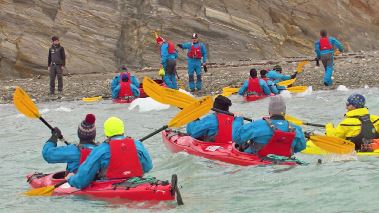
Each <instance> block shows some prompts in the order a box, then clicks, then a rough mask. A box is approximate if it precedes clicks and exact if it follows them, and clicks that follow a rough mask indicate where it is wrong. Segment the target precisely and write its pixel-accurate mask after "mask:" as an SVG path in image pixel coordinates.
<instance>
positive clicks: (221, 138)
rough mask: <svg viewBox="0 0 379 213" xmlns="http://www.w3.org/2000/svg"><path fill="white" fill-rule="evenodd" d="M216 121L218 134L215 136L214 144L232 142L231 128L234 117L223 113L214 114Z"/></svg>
mask: <svg viewBox="0 0 379 213" xmlns="http://www.w3.org/2000/svg"><path fill="white" fill-rule="evenodd" d="M216 116H217V121H218V133H217V134H216V135H215V140H214V141H215V142H218V143H228V142H230V141H232V126H233V121H234V117H233V116H230V115H226V114H223V113H216Z"/></svg>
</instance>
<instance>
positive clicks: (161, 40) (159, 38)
mask: <svg viewBox="0 0 379 213" xmlns="http://www.w3.org/2000/svg"><path fill="white" fill-rule="evenodd" d="M159 42H163V38H162V37H160V36H158V37H157V44H159Z"/></svg>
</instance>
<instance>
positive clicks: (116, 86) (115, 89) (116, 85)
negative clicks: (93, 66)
mask: <svg viewBox="0 0 379 213" xmlns="http://www.w3.org/2000/svg"><path fill="white" fill-rule="evenodd" d="M131 79H132V83H131V84H130V88H131V89H132V91H133V95H134V96H135V97H139V95H140V92H139V82H138V79H137V78H136V77H134V76H132V75H131ZM111 89H112V98H113V99H115V98H117V97H118V93H119V92H120V74H118V75H116V76H115V77H114V78H113V79H112V84H111Z"/></svg>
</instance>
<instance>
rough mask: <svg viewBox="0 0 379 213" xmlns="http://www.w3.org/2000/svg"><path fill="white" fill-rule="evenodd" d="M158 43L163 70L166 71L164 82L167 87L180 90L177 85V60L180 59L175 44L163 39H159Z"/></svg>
mask: <svg viewBox="0 0 379 213" xmlns="http://www.w3.org/2000/svg"><path fill="white" fill-rule="evenodd" d="M156 42H157V44H158V45H159V46H160V52H161V68H162V67H163V69H164V71H165V75H164V77H163V80H164V82H165V84H166V85H167V87H169V88H171V89H178V85H177V83H176V59H177V58H178V51H176V50H175V45H174V43H172V42H171V41H166V40H164V39H163V38H162V37H157V39H156Z"/></svg>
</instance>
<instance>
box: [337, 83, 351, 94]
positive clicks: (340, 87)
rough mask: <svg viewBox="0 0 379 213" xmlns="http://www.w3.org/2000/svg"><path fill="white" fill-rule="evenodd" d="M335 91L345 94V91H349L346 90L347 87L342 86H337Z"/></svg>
mask: <svg viewBox="0 0 379 213" xmlns="http://www.w3.org/2000/svg"><path fill="white" fill-rule="evenodd" d="M337 91H344V92H346V91H349V88H347V87H346V86H344V85H339V86H338V87H337Z"/></svg>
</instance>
